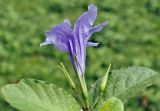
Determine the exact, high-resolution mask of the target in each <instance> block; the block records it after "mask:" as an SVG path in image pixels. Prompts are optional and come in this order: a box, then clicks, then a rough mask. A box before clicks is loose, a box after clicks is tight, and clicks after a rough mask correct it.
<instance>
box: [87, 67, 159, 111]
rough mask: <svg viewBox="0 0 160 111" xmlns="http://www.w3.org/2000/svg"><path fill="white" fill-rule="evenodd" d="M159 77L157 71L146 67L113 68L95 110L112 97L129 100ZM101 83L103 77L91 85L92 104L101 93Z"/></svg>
mask: <svg viewBox="0 0 160 111" xmlns="http://www.w3.org/2000/svg"><path fill="white" fill-rule="evenodd" d="M157 77H159V74H158V73H157V72H155V71H153V70H152V69H149V68H145V67H130V68H126V69H118V70H112V71H111V73H110V74H109V77H108V81H107V86H106V89H105V92H104V94H103V97H101V98H100V100H99V102H98V104H97V106H96V107H95V109H94V111H98V109H99V107H100V106H101V105H102V103H103V101H105V100H107V99H108V98H110V97H117V98H119V99H121V101H122V102H123V103H125V102H127V100H128V99H129V98H130V97H132V96H134V95H135V94H137V93H138V92H140V91H142V90H144V89H145V88H146V87H148V86H150V85H152V84H154V83H155V82H156V80H157ZM100 83H101V78H100V79H99V80H97V81H96V82H95V83H94V84H93V85H92V86H91V89H90V91H89V94H90V103H91V104H92V103H93V102H94V101H95V99H96V97H97V96H98V95H99V91H98V87H99V86H100Z"/></svg>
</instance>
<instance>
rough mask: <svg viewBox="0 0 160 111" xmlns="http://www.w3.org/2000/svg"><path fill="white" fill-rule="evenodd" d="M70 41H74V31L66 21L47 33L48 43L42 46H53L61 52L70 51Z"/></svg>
mask: <svg viewBox="0 0 160 111" xmlns="http://www.w3.org/2000/svg"><path fill="white" fill-rule="evenodd" d="M69 39H73V31H72V29H71V25H70V22H69V20H65V21H64V22H62V23H60V24H58V25H56V26H54V27H52V28H51V29H50V30H49V31H47V32H46V41H45V42H44V43H42V44H40V46H43V45H47V44H53V45H54V46H55V47H57V48H58V49H59V50H61V51H68V47H67V42H68V41H69Z"/></svg>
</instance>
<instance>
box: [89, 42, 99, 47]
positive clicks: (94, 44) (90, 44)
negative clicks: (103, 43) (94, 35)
mask: <svg viewBox="0 0 160 111" xmlns="http://www.w3.org/2000/svg"><path fill="white" fill-rule="evenodd" d="M98 45H99V43H94V42H87V47H89V46H95V47H96V46H98Z"/></svg>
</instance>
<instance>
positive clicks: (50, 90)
mask: <svg viewBox="0 0 160 111" xmlns="http://www.w3.org/2000/svg"><path fill="white" fill-rule="evenodd" d="M2 94H3V96H4V99H5V100H6V101H7V102H9V103H10V104H11V106H13V107H15V108H17V109H19V110H21V111H80V109H81V108H80V106H79V104H78V103H77V102H76V100H75V99H74V98H73V97H72V96H71V95H70V94H68V93H67V92H66V91H65V90H63V89H61V88H59V87H57V86H55V85H53V84H48V83H46V82H43V81H39V80H33V79H23V80H21V81H20V83H18V84H10V85H6V86H4V87H3V88H2Z"/></svg>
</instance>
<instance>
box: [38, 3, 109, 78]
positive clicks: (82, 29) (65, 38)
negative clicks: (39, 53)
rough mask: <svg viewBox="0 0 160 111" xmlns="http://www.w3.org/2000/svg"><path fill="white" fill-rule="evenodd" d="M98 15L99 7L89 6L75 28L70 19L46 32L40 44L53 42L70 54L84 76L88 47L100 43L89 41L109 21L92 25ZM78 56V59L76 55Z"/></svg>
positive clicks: (74, 65)
mask: <svg viewBox="0 0 160 111" xmlns="http://www.w3.org/2000/svg"><path fill="white" fill-rule="evenodd" d="M96 16H97V7H96V6H95V5H93V4H90V5H89V6H88V11H87V12H85V13H83V14H82V15H81V16H80V17H79V18H78V19H77V21H76V22H75V24H74V27H73V30H72V28H71V24H70V22H69V20H64V21H63V22H62V23H60V24H58V25H56V26H54V27H52V28H51V29H50V30H48V31H47V32H46V41H45V42H44V43H41V44H40V45H41V46H42V45H47V44H52V45H54V46H55V47H56V48H58V49H59V50H61V51H67V52H69V54H70V58H71V62H72V65H73V68H74V70H75V71H76V68H77V69H78V74H79V75H80V76H81V77H82V76H83V74H84V72H85V65H86V48H87V47H88V46H97V45H98V43H93V42H89V39H90V37H91V35H92V34H93V33H94V32H98V31H100V29H102V28H103V27H104V26H105V25H106V24H107V23H108V22H107V21H105V22H104V23H102V24H100V25H98V26H95V27H92V25H93V23H94V21H95V19H96ZM75 56H76V58H77V59H76V61H75V59H74V57H75Z"/></svg>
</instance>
